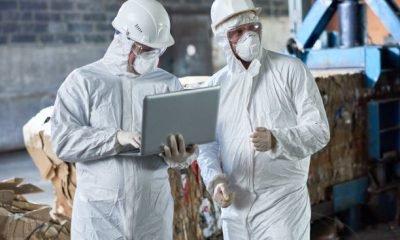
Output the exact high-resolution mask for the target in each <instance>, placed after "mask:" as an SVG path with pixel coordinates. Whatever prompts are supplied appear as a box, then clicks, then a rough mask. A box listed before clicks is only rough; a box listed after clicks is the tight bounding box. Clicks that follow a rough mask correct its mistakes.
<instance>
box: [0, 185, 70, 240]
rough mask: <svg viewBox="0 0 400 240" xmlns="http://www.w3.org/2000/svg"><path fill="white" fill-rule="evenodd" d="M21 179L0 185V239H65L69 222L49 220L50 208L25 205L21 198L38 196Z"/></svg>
mask: <svg viewBox="0 0 400 240" xmlns="http://www.w3.org/2000/svg"><path fill="white" fill-rule="evenodd" d="M22 182H23V179H21V178H13V179H9V180H4V181H1V182H0V239H33V240H35V239H41V240H43V239H44V240H47V239H49V240H50V239H57V240H63V239H69V235H70V221H69V220H68V219H64V220H61V219H62V216H60V217H59V218H58V220H55V219H53V218H52V217H51V216H50V210H51V208H50V207H49V206H46V205H41V204H35V203H31V202H28V201H27V200H26V199H25V197H24V196H23V195H22V194H29V193H37V192H42V190H41V189H40V188H38V187H36V186H34V185H32V184H22Z"/></svg>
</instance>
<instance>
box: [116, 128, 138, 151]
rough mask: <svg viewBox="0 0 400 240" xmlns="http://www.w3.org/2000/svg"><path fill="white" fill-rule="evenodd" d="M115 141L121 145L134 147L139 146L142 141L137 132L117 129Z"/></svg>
mask: <svg viewBox="0 0 400 240" xmlns="http://www.w3.org/2000/svg"><path fill="white" fill-rule="evenodd" d="M117 141H118V143H119V145H121V146H126V145H132V146H133V147H135V148H139V147H140V144H141V142H142V137H141V135H140V134H138V133H134V132H126V131H118V132H117Z"/></svg>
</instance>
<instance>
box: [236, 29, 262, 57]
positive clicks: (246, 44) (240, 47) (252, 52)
mask: <svg viewBox="0 0 400 240" xmlns="http://www.w3.org/2000/svg"><path fill="white" fill-rule="evenodd" d="M260 47H261V41H260V36H259V34H258V33H256V32H246V33H245V34H243V36H242V37H241V38H240V39H239V41H238V42H237V44H236V53H237V55H238V56H239V57H240V58H241V59H242V60H243V61H246V62H251V61H253V60H254V59H255V58H256V57H257V56H258V54H259V53H260Z"/></svg>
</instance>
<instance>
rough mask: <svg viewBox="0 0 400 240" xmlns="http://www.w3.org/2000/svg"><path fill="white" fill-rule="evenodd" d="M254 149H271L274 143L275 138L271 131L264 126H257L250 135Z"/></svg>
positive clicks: (262, 150) (260, 150)
mask: <svg viewBox="0 0 400 240" xmlns="http://www.w3.org/2000/svg"><path fill="white" fill-rule="evenodd" d="M250 138H251V139H252V142H253V145H254V147H255V149H256V150H257V151H259V152H266V151H268V150H271V149H272V148H274V147H275V145H276V139H275V137H274V135H272V133H271V131H269V130H268V129H266V128H264V127H257V128H256V131H255V132H253V133H252V134H251V135H250Z"/></svg>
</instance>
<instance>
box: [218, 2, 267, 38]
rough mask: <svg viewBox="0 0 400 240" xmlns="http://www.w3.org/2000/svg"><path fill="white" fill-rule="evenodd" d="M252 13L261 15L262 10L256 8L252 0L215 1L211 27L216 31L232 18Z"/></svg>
mask: <svg viewBox="0 0 400 240" xmlns="http://www.w3.org/2000/svg"><path fill="white" fill-rule="evenodd" d="M249 11H252V12H254V13H255V14H256V15H258V14H260V12H261V8H256V7H255V6H254V3H253V1H251V0H215V1H214V3H213V4H212V6H211V22H212V24H211V27H212V29H213V30H214V31H215V29H216V28H217V27H218V25H220V24H221V23H223V22H225V21H226V20H228V19H230V18H231V17H233V16H235V15H238V14H241V13H244V12H249Z"/></svg>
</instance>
